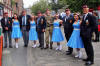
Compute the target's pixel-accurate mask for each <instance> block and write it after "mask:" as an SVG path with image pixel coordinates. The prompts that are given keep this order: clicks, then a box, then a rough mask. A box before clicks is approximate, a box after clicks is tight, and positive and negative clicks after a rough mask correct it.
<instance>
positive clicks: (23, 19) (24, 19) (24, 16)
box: [23, 16, 25, 25]
mask: <svg viewBox="0 0 100 66" xmlns="http://www.w3.org/2000/svg"><path fill="white" fill-rule="evenodd" d="M23 25H25V16H23Z"/></svg>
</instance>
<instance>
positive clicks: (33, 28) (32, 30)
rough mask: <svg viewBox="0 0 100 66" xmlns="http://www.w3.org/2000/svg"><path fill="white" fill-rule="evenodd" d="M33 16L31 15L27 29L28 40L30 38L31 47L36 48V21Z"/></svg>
mask: <svg viewBox="0 0 100 66" xmlns="http://www.w3.org/2000/svg"><path fill="white" fill-rule="evenodd" d="M34 19H35V16H33V15H32V16H31V21H30V25H31V27H30V31H29V40H32V41H33V42H34V44H33V46H32V48H36V47H37V44H36V43H37V40H38V35H37V32H36V22H35V20H34Z"/></svg>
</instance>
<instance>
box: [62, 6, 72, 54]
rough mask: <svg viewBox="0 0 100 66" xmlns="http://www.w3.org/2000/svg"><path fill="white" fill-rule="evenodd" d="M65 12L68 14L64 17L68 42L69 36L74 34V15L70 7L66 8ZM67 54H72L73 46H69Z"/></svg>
mask: <svg viewBox="0 0 100 66" xmlns="http://www.w3.org/2000/svg"><path fill="white" fill-rule="evenodd" d="M65 13H66V16H65V17H64V18H63V21H64V22H63V23H64V33H65V37H66V40H67V42H68V41H69V38H70V36H71V34H72V31H73V26H72V24H73V19H74V17H73V15H72V14H71V12H70V9H69V8H66V10H65ZM66 52H67V53H66V55H70V54H72V52H73V48H71V47H68V51H66Z"/></svg>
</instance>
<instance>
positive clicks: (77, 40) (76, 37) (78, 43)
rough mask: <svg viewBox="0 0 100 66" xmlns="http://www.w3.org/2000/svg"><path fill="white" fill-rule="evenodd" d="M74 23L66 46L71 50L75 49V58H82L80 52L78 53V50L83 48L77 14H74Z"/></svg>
mask: <svg viewBox="0 0 100 66" xmlns="http://www.w3.org/2000/svg"><path fill="white" fill-rule="evenodd" d="M74 19H75V22H74V23H73V27H74V29H73V32H72V35H71V37H70V39H69V41H68V43H67V46H69V47H71V48H76V50H77V52H78V53H77V55H75V57H78V58H82V52H81V51H80V48H84V45H83V41H82V39H81V37H80V24H81V21H80V20H79V15H78V14H77V13H75V14H74Z"/></svg>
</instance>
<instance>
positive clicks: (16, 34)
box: [12, 26, 22, 38]
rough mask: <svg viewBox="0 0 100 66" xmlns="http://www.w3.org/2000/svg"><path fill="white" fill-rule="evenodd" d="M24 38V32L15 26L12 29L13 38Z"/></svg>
mask: <svg viewBox="0 0 100 66" xmlns="http://www.w3.org/2000/svg"><path fill="white" fill-rule="evenodd" d="M21 37H22V32H21V30H20V27H19V26H17V27H15V26H13V28H12V38H21Z"/></svg>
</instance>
